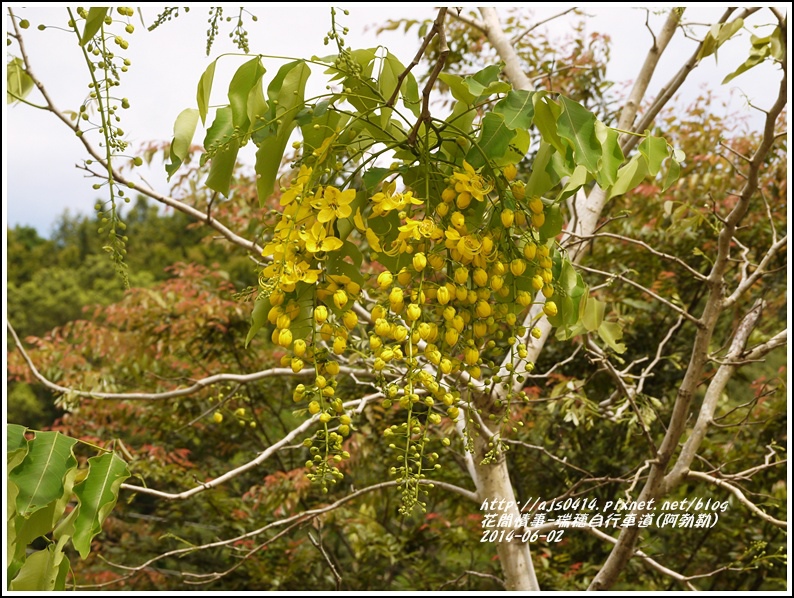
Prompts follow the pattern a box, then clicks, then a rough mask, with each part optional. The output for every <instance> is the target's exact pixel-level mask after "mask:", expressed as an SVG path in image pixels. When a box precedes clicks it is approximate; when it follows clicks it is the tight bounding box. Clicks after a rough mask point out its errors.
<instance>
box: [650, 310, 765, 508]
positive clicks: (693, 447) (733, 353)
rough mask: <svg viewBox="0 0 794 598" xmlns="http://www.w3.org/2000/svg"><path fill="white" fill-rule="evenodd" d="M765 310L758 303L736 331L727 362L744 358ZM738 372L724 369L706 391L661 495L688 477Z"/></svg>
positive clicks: (724, 366) (663, 485) (720, 368)
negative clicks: (716, 412)
mask: <svg viewBox="0 0 794 598" xmlns="http://www.w3.org/2000/svg"><path fill="white" fill-rule="evenodd" d="M762 309H763V302H762V301H760V300H759V301H756V303H755V305H754V306H753V308H752V309H751V310H750V311H749V312H748V313H747V314H746V315H745V316H744V318H743V319H742V321H741V323H740V324H739V327H738V329H737V330H736V334H735V335H734V337H733V342H732V343H731V347H730V349H729V350H728V354H727V355H726V360H727V361H733V360H735V359H738V358H739V357H740V356H741V355H742V352H743V351H744V347H745V345H746V344H747V339H748V338H750V334H751V333H752V331H753V330H754V329H755V327H756V325H757V323H758V320H759V318H760V317H761V311H762ZM736 369H737V366H735V365H722V366H720V367H719V369H718V370H717V373H716V374H715V375H714V377H713V378H712V379H711V382H710V383H709V386H708V389H707V390H706V396H705V397H704V398H703V403H702V404H701V406H700V414H699V415H698V419H697V421H696V422H695V425H694V427H693V428H692V433H691V434H690V435H689V438H688V439H687V441H686V444H685V445H684V448H683V449H681V453H680V454H679V456H678V459H677V460H676V462H675V464H674V465H673V468H672V470H671V471H670V473H669V474H667V475H666V476H665V478H664V482H663V484H662V487H661V488H660V493H661V494H666V493H667V492H669V491H671V490H672V489H673V488H675V487H676V486H678V484H680V483H681V481H682V480H683V479H684V477H685V476H686V474H687V472H688V471H689V467H690V466H691V465H692V461H693V460H694V458H695V455H696V454H697V452H698V450H699V449H700V445H701V443H702V442H703V439H704V438H705V437H706V433H707V432H708V429H709V427H710V426H711V424H712V422H713V421H714V412H715V411H716V409H717V403H718V401H719V399H720V397H721V396H722V393H723V391H724V390H725V386H726V385H727V384H728V381H729V380H730V379H731V378H732V377H733V374H734V373H735V372H736Z"/></svg>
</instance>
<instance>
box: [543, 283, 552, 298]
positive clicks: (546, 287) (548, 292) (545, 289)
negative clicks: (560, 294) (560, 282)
mask: <svg viewBox="0 0 794 598" xmlns="http://www.w3.org/2000/svg"><path fill="white" fill-rule="evenodd" d="M553 294H554V287H553V286H551V285H550V284H544V285H543V296H544V297H545V298H546V299H549V298H550V297H551V296H552V295H553Z"/></svg>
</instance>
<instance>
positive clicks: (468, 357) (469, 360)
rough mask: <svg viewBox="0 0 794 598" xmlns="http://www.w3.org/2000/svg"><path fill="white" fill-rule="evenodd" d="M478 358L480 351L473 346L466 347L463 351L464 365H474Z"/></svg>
mask: <svg viewBox="0 0 794 598" xmlns="http://www.w3.org/2000/svg"><path fill="white" fill-rule="evenodd" d="M479 359H480V352H479V351H478V350H477V349H476V348H474V347H468V348H467V349H466V350H465V351H464V352H463V361H464V362H465V363H466V365H475V364H476V363H477V360H479Z"/></svg>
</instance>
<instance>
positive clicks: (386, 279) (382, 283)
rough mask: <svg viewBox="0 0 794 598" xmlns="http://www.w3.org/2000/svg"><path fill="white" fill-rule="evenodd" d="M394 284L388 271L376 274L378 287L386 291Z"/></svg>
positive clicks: (392, 277)
mask: <svg viewBox="0 0 794 598" xmlns="http://www.w3.org/2000/svg"><path fill="white" fill-rule="evenodd" d="M393 282H394V276H392V273H391V272H389V271H388V270H387V271H385V272H381V273H380V274H378V286H379V287H380V288H382V289H388V288H389V287H390V286H391V285H392V283H393Z"/></svg>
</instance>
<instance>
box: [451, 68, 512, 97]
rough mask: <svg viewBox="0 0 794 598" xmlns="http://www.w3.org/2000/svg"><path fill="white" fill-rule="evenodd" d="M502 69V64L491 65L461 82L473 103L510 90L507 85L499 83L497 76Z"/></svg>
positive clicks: (502, 82)
mask: <svg viewBox="0 0 794 598" xmlns="http://www.w3.org/2000/svg"><path fill="white" fill-rule="evenodd" d="M503 69H504V64H502V63H497V64H492V65H490V66H486V67H485V68H484V69H482V70H481V71H479V72H477V73H474V74H473V75H469V76H468V77H466V78H465V79H464V80H463V81H464V83H465V85H466V86H467V87H468V89H469V92H471V93H472V94H473V95H474V96H475V102H476V101H477V98H481V97H484V96H486V97H487V96H489V95H491V94H494V93H504V92H507V91H509V90H510V89H512V88H511V87H510V85H509V84H508V83H505V82H504V81H499V75H500V74H501V73H502V70H503Z"/></svg>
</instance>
